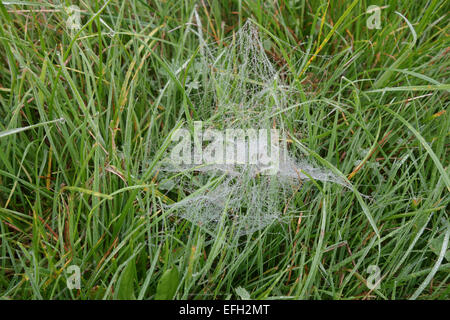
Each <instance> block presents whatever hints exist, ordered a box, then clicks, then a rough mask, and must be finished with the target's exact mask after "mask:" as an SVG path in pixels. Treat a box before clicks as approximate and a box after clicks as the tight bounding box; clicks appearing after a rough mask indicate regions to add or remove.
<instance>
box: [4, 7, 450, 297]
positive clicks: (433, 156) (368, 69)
mask: <svg viewBox="0 0 450 320" xmlns="http://www.w3.org/2000/svg"><path fill="white" fill-rule="evenodd" d="M449 4H450V3H449V1H445V0H427V1H425V0H423V1H422V0H420V1H394V0H384V1H376V0H371V1H365V0H361V1H359V0H355V1H344V0H336V1H326V0H314V1H313V0H305V1H300V0H279V1H277V0H270V1H256V0H248V1H244V0H223V1H213V0H210V1H208V0H200V1H193V0H185V1H182V0H176V1H169V0H163V1H143V0H142V1H141V0H137V1H116V0H107V1H97V0H93V1H73V2H70V1H66V2H61V3H60V2H58V1H20V2H16V1H8V2H6V1H3V2H2V1H0V24H1V27H0V52H1V55H0V106H1V107H0V148H1V152H0V297H1V298H2V299H134V298H136V299H154V298H158V299H172V298H174V299H228V298H238V299H239V298H243V299H245V298H252V299H409V298H412V299H416V298H419V299H448V298H449V296H450V287H449V286H448V283H449V276H450V273H449V271H450V263H449V260H448V259H449V258H450V257H449V251H448V240H449V233H450V225H449V219H448V208H447V207H448V203H449V190H450V180H449V170H448V164H449V144H448V142H449V139H448V137H449V128H450V117H449V113H448V110H447V109H448V105H449V98H448V94H449V90H450V86H449V84H448V77H449V59H448V55H449V18H448V12H449V11H450V10H449V9H450V6H449ZM68 5H77V6H79V8H80V9H81V29H80V30H77V31H75V32H73V31H71V30H69V29H68V28H67V25H66V22H67V19H69V15H68V13H67V12H66V11H65V10H64V7H65V6H68ZM370 5H379V6H380V7H381V8H382V10H381V28H380V29H368V28H367V25H366V20H367V18H368V17H369V16H370V15H371V13H366V11H367V8H368V7H369V6H370ZM195 12H196V13H197V14H198V17H199V19H200V21H201V24H202V34H201V36H202V37H203V40H204V41H206V42H207V43H210V44H211V45H214V46H217V48H218V49H220V48H223V47H224V46H226V45H227V42H226V41H227V40H226V39H229V37H230V36H232V35H233V33H235V32H236V31H237V30H238V29H239V27H240V26H242V25H243V24H244V23H245V22H246V21H248V20H249V19H251V21H253V23H254V24H255V25H257V26H258V28H259V30H260V33H261V35H263V36H264V37H265V39H266V40H267V41H266V42H265V44H266V46H265V49H266V54H267V55H268V56H269V57H270V58H271V59H272V60H273V61H274V63H275V65H276V66H277V67H278V68H280V69H286V70H289V71H290V73H289V77H288V78H286V79H285V81H286V82H287V83H289V84H290V85H291V86H294V87H295V88H296V89H297V90H298V92H299V93H300V94H299V101H298V103H304V104H303V105H302V106H301V107H298V108H291V109H289V110H285V111H284V113H283V122H284V123H283V125H284V127H285V128H287V129H288V131H289V133H290V135H291V137H292V138H293V139H292V143H290V148H292V149H293V150H297V149H298V150H300V148H299V144H298V143H297V142H300V143H302V144H303V145H306V146H307V147H308V148H309V149H310V150H312V151H314V153H313V154H314V157H315V158H316V159H317V160H318V161H320V162H321V163H323V164H325V165H326V166H329V167H334V168H336V170H339V172H340V173H341V174H342V175H345V176H346V177H347V178H348V179H349V180H350V182H351V183H352V185H353V186H354V188H355V189H356V190H358V191H359V192H360V193H361V194H363V195H366V196H367V197H365V198H358V197H359V194H358V193H357V192H352V191H349V190H345V189H343V188H342V187H341V186H336V185H329V184H325V183H322V182H317V183H315V184H314V183H312V182H304V184H303V185H302V187H301V189H300V190H299V192H297V193H296V194H295V196H294V197H292V199H288V200H287V201H286V203H285V205H284V206H283V208H281V209H282V210H283V212H284V215H285V216H286V217H288V223H275V224H273V225H271V226H270V227H268V228H266V229H264V230H260V231H258V232H256V233H254V234H250V235H247V236H244V237H232V236H231V233H230V230H229V229H227V228H222V229H220V230H219V231H218V233H217V234H216V235H215V236H214V237H211V236H210V235H209V234H207V233H206V232H204V231H203V230H202V228H201V226H198V225H194V224H192V223H190V222H188V221H185V220H183V219H180V218H176V217H175V216H173V215H170V214H167V212H166V211H165V210H164V207H163V206H162V204H163V203H168V202H171V201H178V200H180V199H183V198H184V197H186V196H187V194H186V193H185V190H183V188H182V187H181V186H180V187H178V188H176V189H174V190H172V191H171V192H166V191H165V190H163V189H162V188H161V186H160V185H159V183H158V179H157V178H156V176H157V174H158V172H157V170H156V169H155V166H156V164H157V162H158V161H159V160H160V157H161V155H162V153H163V151H164V148H166V147H167V139H168V137H169V135H170V132H171V130H172V129H173V128H174V127H175V126H176V125H177V124H179V123H180V121H187V120H189V118H191V119H193V120H201V119H196V115H195V112H194V111H195V110H193V106H192V105H191V104H189V100H188V98H187V96H188V93H189V90H192V85H191V86H190V83H191V82H192V81H195V80H196V79H197V80H198V79H200V78H196V77H198V75H197V73H198V72H196V70H195V67H193V69H191V67H192V65H194V64H190V63H189V62H190V61H193V58H194V57H195V55H196V54H197V52H198V48H199V44H200V41H199V35H198V34H195V33H194V32H192V30H197V22H196V21H197V20H196V17H195V15H196V14H195ZM224 39H225V40H224ZM179 68H182V69H181V72H178V73H177V72H176V70H178V69H179ZM311 100H314V101H316V103H315V104H314V107H312V106H310V105H309V104H308V103H305V102H308V101H311ZM58 119H63V120H58ZM294 139H295V140H294ZM250 209H251V208H250ZM71 265H76V266H79V267H80V271H81V286H80V289H72V290H70V289H68V287H67V285H66V280H67V278H68V277H69V276H70V275H71V274H70V273H68V272H67V268H68V267H69V266H71ZM371 265H374V266H378V267H379V270H380V277H381V278H380V282H379V286H378V287H377V288H375V289H373V290H371V289H369V288H368V286H367V284H368V282H371V281H372V280H373V279H374V277H375V278H376V275H377V274H376V272H375V273H374V272H373V270H376V269H371V268H372V267H371V268H369V266H371Z"/></svg>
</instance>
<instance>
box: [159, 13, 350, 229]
mask: <svg viewBox="0 0 450 320" xmlns="http://www.w3.org/2000/svg"><path fill="white" fill-rule="evenodd" d="M226 40H227V41H229V43H228V44H227V45H226V46H225V47H223V48H217V46H215V45H202V46H201V50H200V51H201V54H200V58H198V59H197V60H196V62H195V67H196V68H197V70H196V71H197V72H199V74H201V77H199V78H198V79H195V80H193V81H192V82H191V83H188V84H187V85H188V86H191V88H195V90H191V95H190V98H191V99H192V101H193V102H194V104H195V105H196V106H198V108H197V110H196V111H197V113H198V114H199V115H200V116H202V117H203V118H204V119H203V120H204V121H205V125H207V126H208V128H221V129H223V130H228V131H227V133H228V132H229V131H230V128H231V129H236V130H242V129H246V130H247V131H246V132H247V133H246V134H245V133H244V135H243V136H242V137H240V139H236V140H235V139H227V137H228V135H227V134H224V135H223V136H224V137H225V138H223V137H222V138H220V139H216V140H214V141H213V142H211V143H210V144H209V145H208V147H209V148H211V145H214V147H216V150H217V149H219V148H220V147H221V146H222V143H224V145H225V146H226V148H224V149H225V150H224V151H221V152H220V154H221V155H222V154H223V159H224V161H219V162H197V163H196V164H191V163H190V162H189V163H185V162H184V163H176V164H174V163H173V162H171V161H169V160H168V159H167V158H166V161H165V162H163V163H162V169H163V170H164V171H166V172H174V171H178V172H183V173H184V175H183V178H179V177H180V176H177V177H178V179H177V184H178V185H179V184H182V185H183V186H184V189H185V190H191V192H193V193H192V194H191V195H190V196H188V197H186V198H185V199H183V200H181V201H179V202H177V203H175V204H173V205H169V206H168V208H169V209H170V210H171V211H173V213H174V214H176V215H179V216H180V217H183V218H185V219H187V220H189V221H191V222H193V223H195V224H198V225H199V226H201V227H203V228H205V229H207V230H208V231H210V232H213V233H214V230H216V228H217V227H218V226H221V225H222V223H226V222H227V221H232V222H233V226H232V228H234V229H235V230H236V231H237V232H238V234H249V233H253V232H255V231H257V230H260V229H263V228H265V227H266V226H268V225H270V224H271V223H272V222H274V221H282V220H283V219H282V214H283V211H285V210H283V208H285V206H286V203H287V202H288V199H289V198H291V197H292V196H293V194H294V193H295V192H296V191H298V189H299V186H300V184H301V183H302V181H303V180H313V182H314V183H316V185H317V182H316V181H323V182H332V183H337V184H340V185H343V186H349V184H348V183H347V182H346V181H345V179H344V178H343V177H341V176H339V175H336V174H335V173H333V172H332V171H331V170H329V169H325V168H323V167H319V166H317V165H314V164H313V163H312V162H311V160H308V159H307V158H306V157H303V158H301V159H300V160H297V159H296V158H295V157H294V156H292V155H290V154H289V151H288V148H287V139H286V137H285V135H284V129H283V120H282V118H281V116H280V115H279V113H280V110H283V109H285V108H287V107H289V106H291V105H293V104H295V103H296V101H295V99H296V98H298V92H296V91H297V90H296V89H295V88H293V87H291V86H289V85H287V84H285V83H283V81H282V80H281V77H280V72H277V71H276V70H275V67H274V66H273V64H272V63H271V61H270V59H269V58H268V56H267V55H266V53H265V49H264V47H263V41H262V40H261V38H260V36H259V33H258V29H257V28H256V26H255V25H254V24H253V23H252V22H250V21H249V22H247V23H246V24H245V25H244V26H243V27H242V28H241V29H240V30H239V31H238V32H237V33H236V35H235V36H233V37H231V38H229V39H226ZM273 126H277V127H279V128H280V131H281V133H282V134H281V136H280V138H281V141H278V140H273V139H270V137H268V139H267V140H269V141H270V142H271V145H270V146H269V148H268V146H267V144H265V143H262V141H261V139H259V140H258V139H257V138H256V134H254V135H253V136H252V135H250V134H248V132H252V131H251V130H253V132H257V130H258V131H261V129H263V130H264V129H266V130H269V129H270V128H271V127H273ZM242 131H243V130H242ZM271 131H272V136H273V135H274V130H273V129H272V130H271ZM209 132H210V131H206V133H205V134H203V139H202V137H201V136H200V137H199V133H198V132H195V128H194V132H193V134H192V136H193V137H194V139H193V145H192V147H191V146H190V145H188V146H185V148H186V149H187V150H188V152H189V155H190V152H191V150H194V154H195V150H196V148H197V146H196V145H195V144H196V143H197V144H200V145H201V144H202V142H204V139H205V137H206V136H210V135H211V134H208V133H209ZM276 132H277V133H278V130H277V131H276ZM200 135H201V133H200ZM215 135H217V134H215ZM179 136H180V137H181V138H185V137H187V136H189V137H190V133H189V131H188V130H187V129H185V131H183V132H182V133H181V134H179ZM258 138H259V136H258ZM272 138H273V137H272ZM224 139H225V141H223V140H224ZM188 140H189V141H190V139H188ZM219 144H220V145H219ZM235 147H236V148H237V152H236V153H235V152H231V151H234V148H235ZM268 149H270V154H271V156H272V157H273V155H274V154H275V155H276V159H275V161H274V162H275V164H276V167H275V170H273V169H274V168H273V167H272V168H271V169H272V170H271V172H270V174H267V172H264V170H262V169H261V166H260V163H252V162H251V161H243V162H242V161H241V162H239V161H237V162H236V161H233V160H235V159H230V157H231V158H233V157H236V159H249V158H250V159H251V158H252V154H255V155H262V154H264V155H267V156H268V157H270V156H269V155H268V151H269V150H268ZM247 153H249V155H248V154H247ZM195 156H196V154H195V155H194V158H195ZM230 160H231V161H230ZM272 164H273V163H272ZM261 173H262V174H263V175H261ZM264 173H265V174H264ZM170 180H171V179H170V178H169V179H167V180H166V183H167V181H170ZM196 181H204V182H206V181H209V182H210V185H209V186H208V188H205V187H201V188H197V187H195V185H196V183H195V182H196ZM163 185H164V184H163ZM200 185H202V184H198V186H200ZM226 217H227V218H226ZM228 218H229V219H228Z"/></svg>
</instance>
